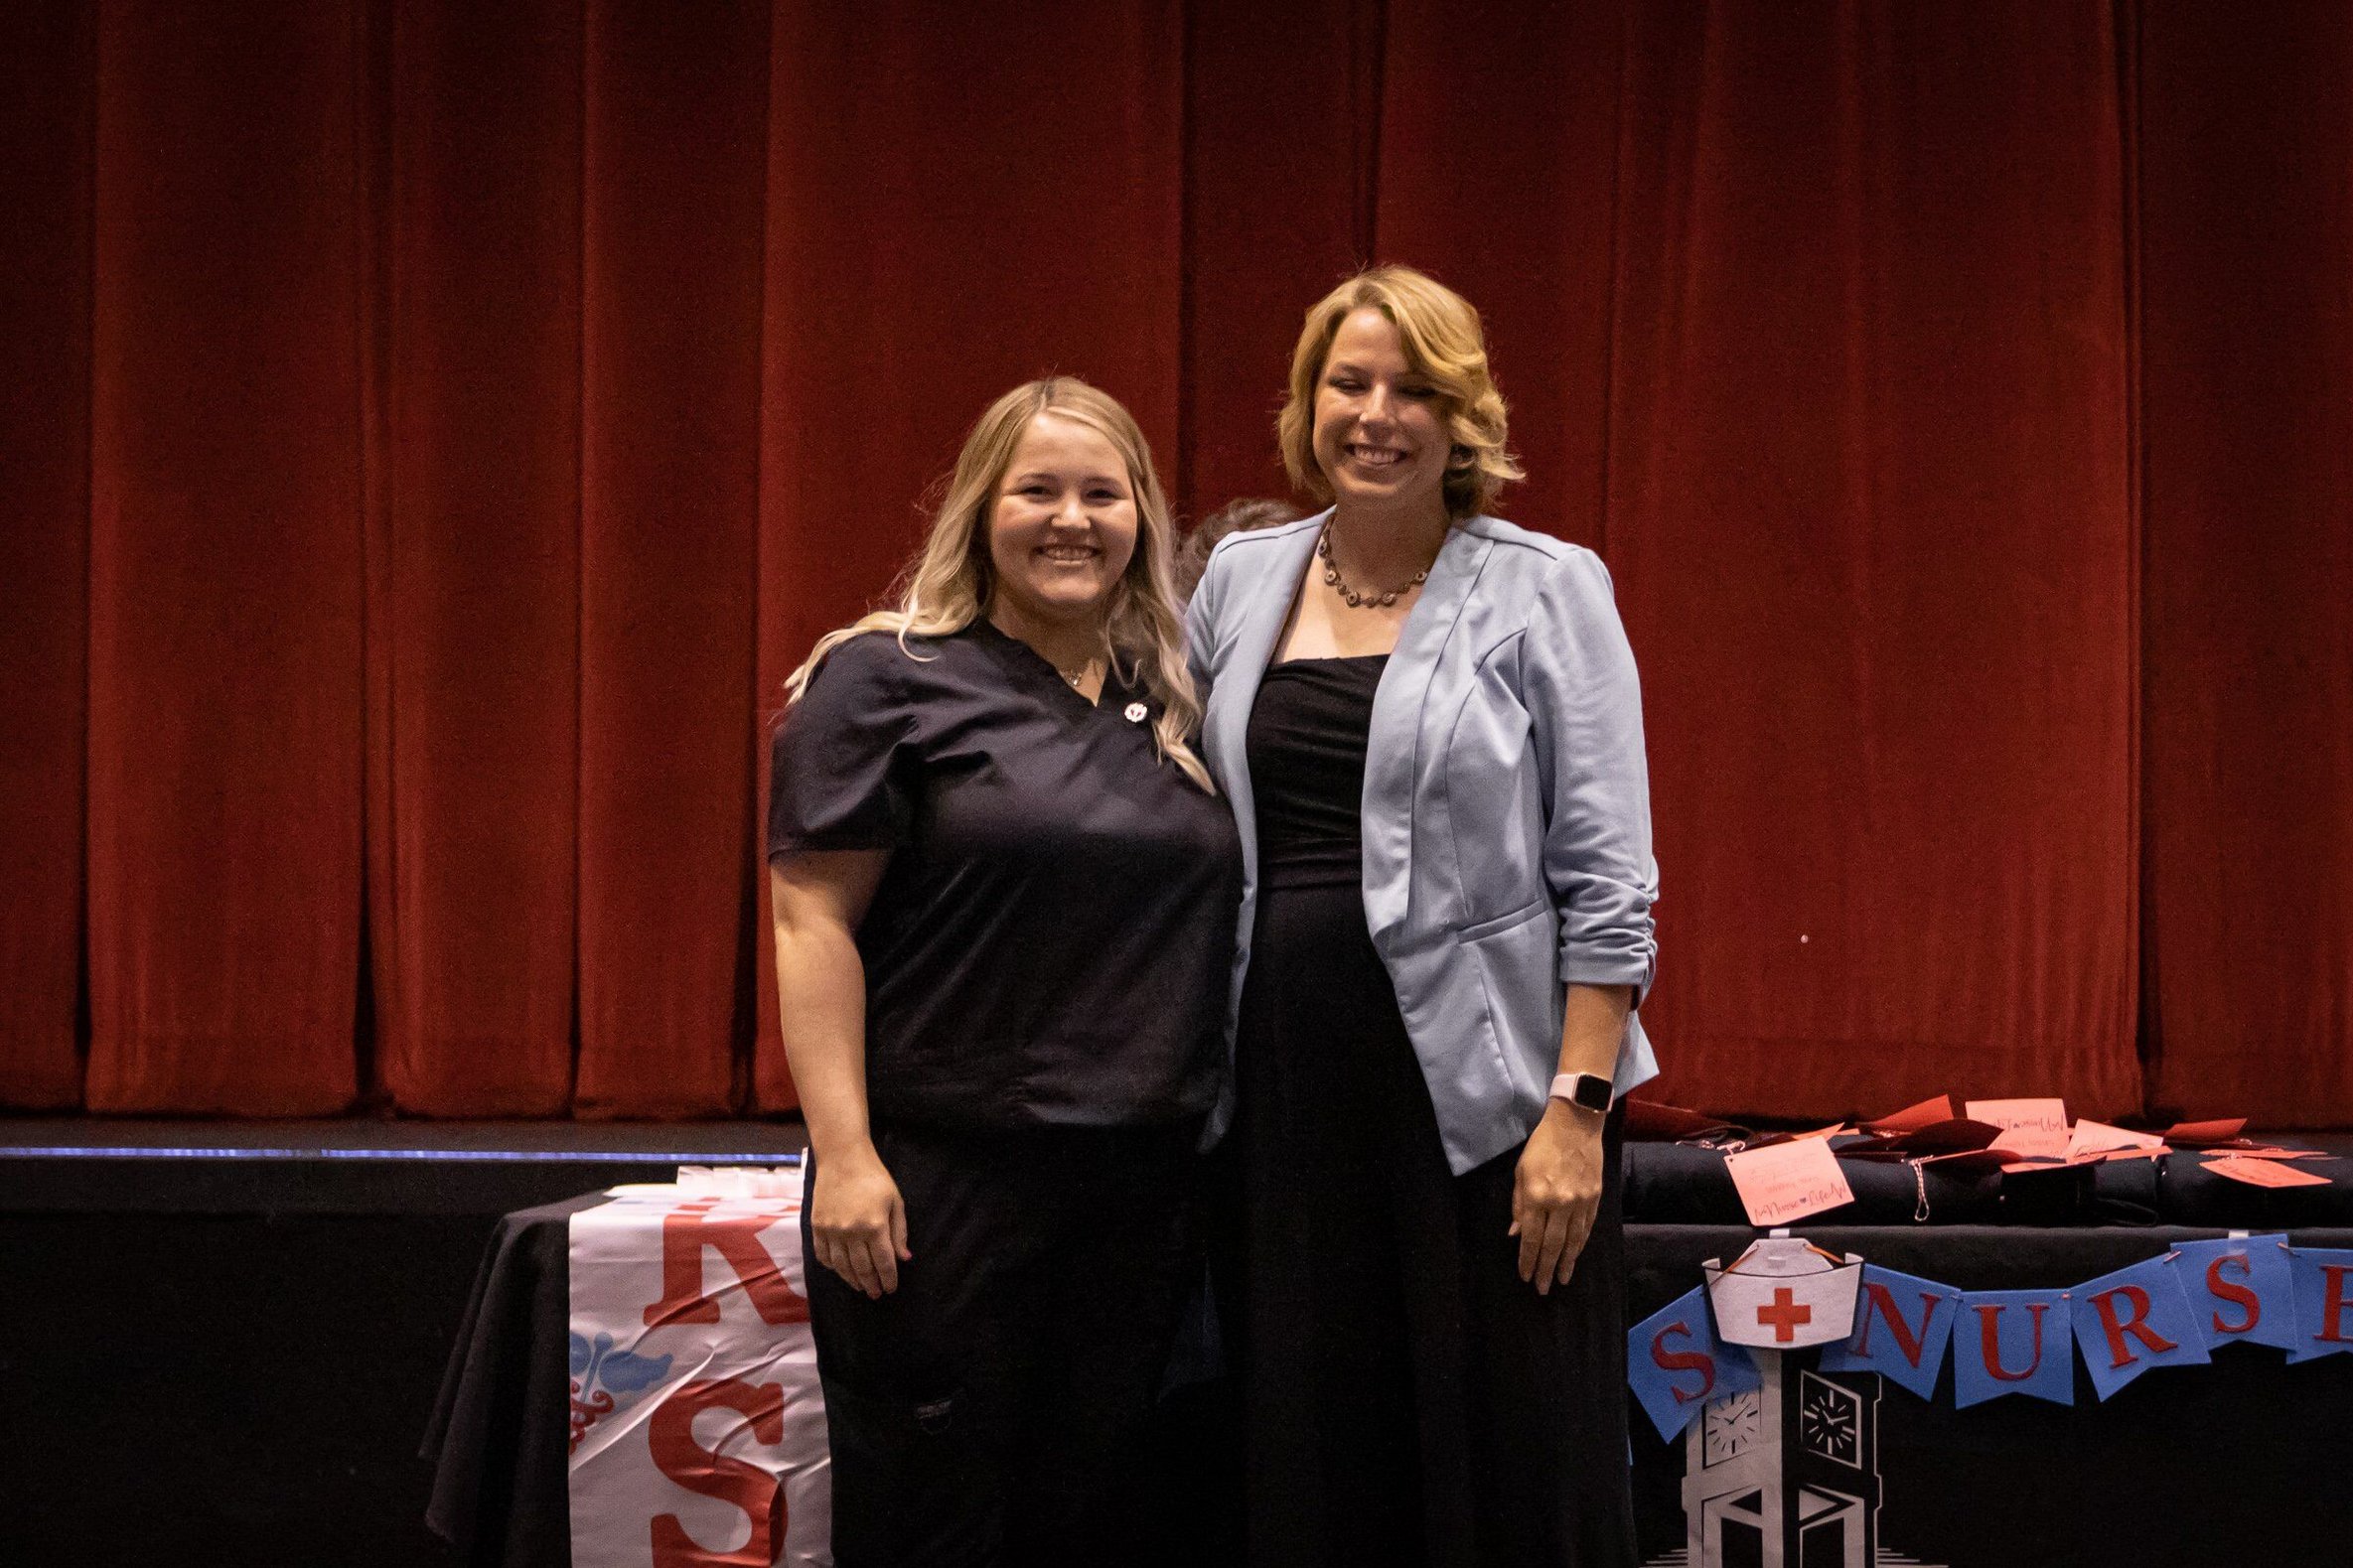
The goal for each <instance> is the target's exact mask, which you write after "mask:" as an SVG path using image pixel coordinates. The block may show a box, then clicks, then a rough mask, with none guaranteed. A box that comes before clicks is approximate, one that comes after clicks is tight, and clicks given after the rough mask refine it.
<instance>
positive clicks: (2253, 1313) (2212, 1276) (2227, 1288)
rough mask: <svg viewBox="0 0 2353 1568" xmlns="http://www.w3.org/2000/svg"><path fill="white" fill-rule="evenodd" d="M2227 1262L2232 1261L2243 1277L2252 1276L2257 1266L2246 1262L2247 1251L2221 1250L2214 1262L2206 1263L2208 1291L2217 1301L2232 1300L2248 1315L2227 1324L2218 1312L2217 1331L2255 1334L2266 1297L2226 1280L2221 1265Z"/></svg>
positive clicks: (2261, 1317) (2215, 1319) (2261, 1316)
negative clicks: (2223, 1251)
mask: <svg viewBox="0 0 2353 1568" xmlns="http://www.w3.org/2000/svg"><path fill="white" fill-rule="evenodd" d="M2225 1263H2228V1264H2230V1265H2231V1266H2232V1268H2234V1269H2235V1270H2236V1271H2237V1272H2238V1274H2239V1277H2240V1278H2242V1279H2251V1278H2253V1277H2254V1275H2255V1269H2254V1266H2253V1265H2252V1264H2250V1263H2249V1262H2248V1261H2247V1254H2246V1253H2244V1252H2225V1253H2222V1254H2220V1255H2219V1256H2217V1257H2216V1258H2215V1259H2214V1261H2213V1262H2211V1263H2209V1264H2207V1265H2206V1294H2208V1295H2209V1296H2212V1297H2213V1298H2214V1299H2215V1300H2217V1301H2227V1302H2230V1303H2231V1304H2232V1305H2234V1306H2237V1307H2239V1308H2242V1309H2244V1310H2245V1312H2246V1314H2247V1316H2246V1317H2244V1318H2242V1319H2240V1320H2239V1321H2238V1322H2237V1323H2225V1322H2223V1321H2222V1314H2221V1313H2219V1312H2217V1313H2215V1314H2214V1332H2215V1333H2217V1334H2249V1333H2252V1332H2254V1330H2255V1328H2256V1326H2257V1325H2258V1324H2260V1323H2262V1322H2263V1321H2264V1304H2263V1298H2262V1297H2261V1296H2258V1295H2257V1294H2256V1293H2255V1292H2254V1291H2252V1290H2249V1289H2248V1288H2247V1287H2246V1286H2244V1285H2234V1284H2232V1283H2231V1282H2230V1281H2229V1280H2227V1279H2224V1278H2223V1277H2222V1267H2223V1265H2224V1264H2225Z"/></svg>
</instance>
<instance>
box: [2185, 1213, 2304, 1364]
mask: <svg viewBox="0 0 2353 1568" xmlns="http://www.w3.org/2000/svg"><path fill="white" fill-rule="evenodd" d="M2173 1252H2174V1258H2173V1271H2174V1272H2175V1273H2176V1274H2178V1275H2180V1276H2181V1288H2182V1290H2183V1291H2184V1292H2185V1293H2186V1294H2187V1295H2188V1296H2189V1305H2190V1315H2191V1316H2192V1317H2194V1318H2195V1319H2196V1320H2197V1323H2198V1333H2199V1334H2200V1335H2201V1336H2202V1337H2203V1338H2204V1339H2205V1341H2206V1349H2207V1350H2209V1351H2213V1350H2217V1349H2219V1348H2220V1347H2222V1346H2225V1345H2234V1344H2246V1345H2269V1346H2271V1347H2273V1348H2274V1349H2276V1350H2281V1351H2292V1350H2294V1349H2295V1298H2294V1295H2293V1293H2292V1287H2291V1285H2290V1276H2289V1273H2288V1268H2287V1237H2285V1236H2283V1235H2267V1236H2232V1237H2229V1238H2227V1239H2224V1240H2221V1241H2183V1242H2180V1243H2178V1244H2176V1245H2175V1247H2174V1248H2173Z"/></svg>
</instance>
